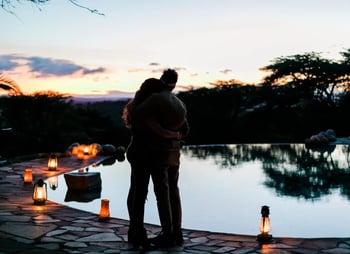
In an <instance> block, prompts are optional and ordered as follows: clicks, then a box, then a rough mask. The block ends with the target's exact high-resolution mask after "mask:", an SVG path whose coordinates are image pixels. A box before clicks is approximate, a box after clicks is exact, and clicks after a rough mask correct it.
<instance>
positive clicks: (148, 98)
mask: <svg viewBox="0 0 350 254" xmlns="http://www.w3.org/2000/svg"><path fill="white" fill-rule="evenodd" d="M177 79H178V74H177V72H176V71H175V70H173V69H167V70H165V71H164V72H163V74H162V76H161V78H160V79H156V78H149V79H146V80H145V81H144V82H143V83H142V85H141V86H140V88H139V90H138V91H137V92H136V93H135V96H134V98H133V99H132V100H130V101H129V102H128V104H127V105H126V106H125V108H124V112H123V120H124V122H125V124H126V126H127V127H128V128H129V129H130V130H131V134H132V138H131V141H130V144H129V146H128V149H127V159H128V161H129V163H130V166H131V179H130V189H129V194H128V199H127V206H128V212H129V217H130V225H129V231H128V241H129V242H131V243H133V244H135V245H136V246H141V247H143V248H144V249H150V248H157V247H172V246H175V245H181V244H182V243H183V235H182V231H181V219H182V209H181V200H180V192H179V187H178V179H179V165H180V149H181V139H182V138H183V137H185V136H187V135H188V132H189V126H188V122H187V111H186V107H185V105H184V104H183V102H182V101H181V100H180V99H178V98H177V97H176V96H175V95H174V94H173V93H172V91H173V89H174V88H175V86H176V83H177ZM150 178H152V182H153V186H154V193H155V196H156V199H157V208H158V215H159V220H160V224H161V227H162V231H161V233H160V234H159V235H158V236H157V237H155V238H152V239H148V237H147V231H146V229H145V227H144V210H145V201H146V198H147V193H148V184H149V180H150Z"/></svg>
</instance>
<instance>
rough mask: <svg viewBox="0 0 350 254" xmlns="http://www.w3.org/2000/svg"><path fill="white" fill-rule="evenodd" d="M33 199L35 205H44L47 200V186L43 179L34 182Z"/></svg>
mask: <svg viewBox="0 0 350 254" xmlns="http://www.w3.org/2000/svg"><path fill="white" fill-rule="evenodd" d="M33 200H34V204H35V205H44V204H45V202H46V200H47V186H46V183H45V182H44V181H43V180H42V179H39V180H38V182H37V183H36V184H34V189H33Z"/></svg>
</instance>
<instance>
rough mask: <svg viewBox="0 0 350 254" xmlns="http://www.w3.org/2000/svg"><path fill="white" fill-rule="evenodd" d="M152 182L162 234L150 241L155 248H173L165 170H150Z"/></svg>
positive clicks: (166, 172)
mask: <svg viewBox="0 0 350 254" xmlns="http://www.w3.org/2000/svg"><path fill="white" fill-rule="evenodd" d="M151 176H152V181H153V186H154V193H155V195H156V198H157V207H158V214H159V220H160V224H161V227H162V232H161V233H160V234H159V235H158V236H157V237H155V238H153V239H150V240H151V242H152V243H153V244H155V245H156V246H157V247H172V246H175V239H174V235H173V224H172V215H171V206H170V195H169V184H168V170H167V168H158V169H157V170H152V174H151Z"/></svg>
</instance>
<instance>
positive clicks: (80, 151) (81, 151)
mask: <svg viewBox="0 0 350 254" xmlns="http://www.w3.org/2000/svg"><path fill="white" fill-rule="evenodd" d="M77 158H78V160H84V150H83V149H79V150H78V154H77Z"/></svg>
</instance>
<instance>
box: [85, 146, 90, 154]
mask: <svg viewBox="0 0 350 254" xmlns="http://www.w3.org/2000/svg"><path fill="white" fill-rule="evenodd" d="M89 148H90V147H89V146H88V145H84V155H89V151H90V149H89Z"/></svg>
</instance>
